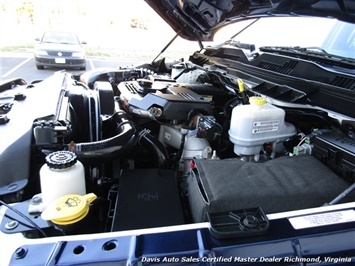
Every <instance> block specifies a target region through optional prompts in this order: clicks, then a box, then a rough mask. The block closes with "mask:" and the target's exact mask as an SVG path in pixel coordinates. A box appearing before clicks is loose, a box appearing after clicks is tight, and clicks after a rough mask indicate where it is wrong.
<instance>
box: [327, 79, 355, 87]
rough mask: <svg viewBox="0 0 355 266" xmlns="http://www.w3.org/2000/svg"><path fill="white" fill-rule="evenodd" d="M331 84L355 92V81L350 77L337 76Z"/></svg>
mask: <svg viewBox="0 0 355 266" xmlns="http://www.w3.org/2000/svg"><path fill="white" fill-rule="evenodd" d="M330 84H331V85H334V86H337V87H341V88H345V89H348V90H355V79H353V78H349V77H343V76H336V77H335V78H334V79H333V81H332V82H331V83H330Z"/></svg>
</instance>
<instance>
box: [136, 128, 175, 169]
mask: <svg viewBox="0 0 355 266" xmlns="http://www.w3.org/2000/svg"><path fill="white" fill-rule="evenodd" d="M138 143H139V144H140V145H142V146H144V147H146V148H148V149H149V150H150V151H152V152H153V153H154V154H155V155H156V156H157V160H158V163H159V168H160V169H164V168H165V169H166V168H169V163H170V160H169V154H168V151H167V150H166V148H165V147H164V145H163V144H162V143H161V142H160V141H159V140H157V139H156V138H155V137H153V136H152V135H151V134H150V131H149V130H147V129H143V130H142V131H141V132H140V133H139V140H138Z"/></svg>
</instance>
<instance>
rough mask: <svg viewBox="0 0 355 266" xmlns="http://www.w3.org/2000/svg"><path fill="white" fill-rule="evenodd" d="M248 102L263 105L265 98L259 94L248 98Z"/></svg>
mask: <svg viewBox="0 0 355 266" xmlns="http://www.w3.org/2000/svg"><path fill="white" fill-rule="evenodd" d="M249 102H250V104H254V105H264V104H266V99H265V98H264V97H261V96H252V97H250V98H249Z"/></svg>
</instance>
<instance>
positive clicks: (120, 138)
mask: <svg viewBox="0 0 355 266" xmlns="http://www.w3.org/2000/svg"><path fill="white" fill-rule="evenodd" d="M111 119H112V121H113V122H114V123H116V124H117V127H116V128H117V131H118V134H117V135H115V136H113V137H111V138H108V139H104V140H100V141H95V142H87V143H76V144H74V145H75V146H74V150H75V153H76V155H77V156H78V159H79V160H80V159H83V160H85V159H96V160H99V159H106V158H109V157H112V156H117V155H119V154H122V153H123V152H126V151H127V150H129V149H131V148H133V146H134V145H135V144H136V142H137V135H136V129H135V127H134V126H133V125H132V123H131V122H130V120H129V118H128V117H127V115H126V114H125V113H124V112H123V111H122V112H117V113H115V114H114V115H113V116H112V118H111ZM69 149H70V150H71V149H72V147H70V146H69Z"/></svg>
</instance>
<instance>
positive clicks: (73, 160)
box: [39, 151, 86, 206]
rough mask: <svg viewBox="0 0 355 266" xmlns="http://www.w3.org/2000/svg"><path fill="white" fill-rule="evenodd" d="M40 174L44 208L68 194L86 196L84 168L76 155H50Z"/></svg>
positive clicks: (66, 153) (59, 153)
mask: <svg viewBox="0 0 355 266" xmlns="http://www.w3.org/2000/svg"><path fill="white" fill-rule="evenodd" d="M39 174H40V182H41V192H42V199H43V204H44V206H48V205H50V204H51V203H52V202H54V201H55V200H56V199H58V198H60V197H61V196H64V195H67V194H79V195H85V194H86V186H85V172H84V166H83V165H82V163H81V162H80V161H78V160H77V157H76V155H75V153H72V152H70V151H57V152H53V153H51V154H49V155H48V156H47V157H46V164H44V165H43V166H42V168H41V170H40V172H39Z"/></svg>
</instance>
